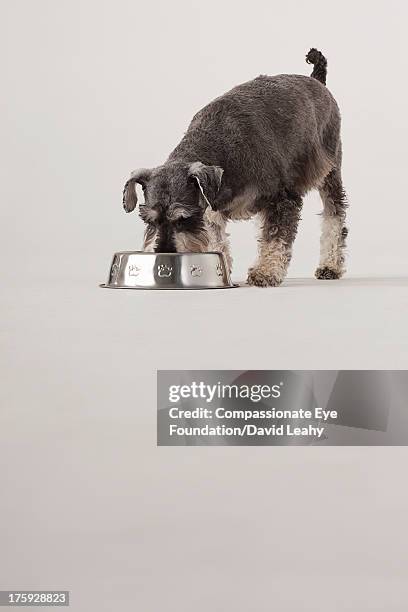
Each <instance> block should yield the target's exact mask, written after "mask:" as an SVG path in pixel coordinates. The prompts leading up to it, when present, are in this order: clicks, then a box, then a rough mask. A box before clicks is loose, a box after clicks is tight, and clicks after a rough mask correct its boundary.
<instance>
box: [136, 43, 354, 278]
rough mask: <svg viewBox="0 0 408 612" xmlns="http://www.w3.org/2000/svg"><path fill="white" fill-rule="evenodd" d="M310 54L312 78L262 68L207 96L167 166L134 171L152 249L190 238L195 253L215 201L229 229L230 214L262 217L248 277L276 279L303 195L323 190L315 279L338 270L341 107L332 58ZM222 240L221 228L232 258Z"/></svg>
mask: <svg viewBox="0 0 408 612" xmlns="http://www.w3.org/2000/svg"><path fill="white" fill-rule="evenodd" d="M307 61H308V62H310V63H313V64H314V69H313V73H312V76H311V77H308V76H301V75H289V74H282V75H277V76H272V77H270V76H265V75H261V76H259V77H257V78H255V79H254V80H252V81H249V82H247V83H243V84H242V85H238V86H237V87H234V89H232V90H231V91H229V92H227V93H226V94H224V95H222V96H220V97H219V98H217V99H215V100H214V101H213V102H210V103H209V104H208V105H207V106H205V107H204V108H203V109H202V110H200V111H199V112H198V113H197V114H196V115H195V116H194V118H193V120H192V121H191V123H190V126H189V128H188V130H187V132H186V134H185V135H184V137H183V139H182V140H181V142H180V143H179V144H178V145H177V147H176V148H175V149H174V151H173V152H172V153H171V154H170V156H169V158H168V160H167V161H166V162H165V164H163V165H162V166H159V167H158V168H155V169H153V170H146V169H144V170H139V171H136V172H135V173H133V174H132V175H131V177H130V179H129V181H128V182H127V183H126V185H125V189H124V207H125V210H126V211H128V212H129V211H131V210H133V209H134V208H135V206H136V203H137V198H136V192H135V183H137V182H138V183H141V184H142V185H143V188H144V192H145V205H144V206H141V216H142V218H143V220H144V221H145V222H146V224H147V234H146V243H145V248H153V249H154V250H156V251H163V250H166V251H170V252H171V251H176V250H186V248H188V247H189V246H190V248H191V245H192V244H193V245H195V248H194V250H206V249H207V248H208V246H209V245H210V244H212V241H211V236H209V231H210V230H209V227H210V225H211V224H209V223H208V219H207V217H208V215H207V212H208V211H206V208H207V206H208V204H210V205H211V208H212V211H214V212H215V213H217V214H214V215H213V217H212V225H214V223H217V222H218V223H219V225H220V228H221V230H222V231H223V230H224V227H225V223H226V221H227V220H229V219H234V218H248V217H250V216H252V215H258V217H259V218H260V220H261V223H262V225H261V233H260V237H259V245H260V246H259V259H258V262H257V263H256V264H255V265H254V266H253V267H252V268H251V269H250V273H249V277H248V281H249V282H250V284H254V285H260V286H266V285H278V284H280V283H281V282H282V281H283V279H284V276H285V274H286V270H287V266H288V264H289V261H290V256H291V248H292V243H293V240H294V238H295V235H296V230H297V223H298V220H299V216H300V210H301V204H302V197H303V196H304V194H305V193H307V191H309V190H310V189H312V188H317V189H319V191H320V193H321V196H322V199H323V204H324V211H323V233H322V240H321V261H320V265H319V268H318V270H317V271H316V276H317V277H318V278H325V279H327V278H338V277H340V276H341V274H342V273H343V271H344V269H343V264H344V255H343V250H344V246H345V237H346V230H345V228H344V221H345V208H346V204H345V194H344V190H343V187H342V182H341V140H340V113H339V109H338V106H337V104H336V101H335V100H334V98H333V96H332V95H331V93H330V92H329V90H328V89H327V88H326V87H325V85H324V83H325V80H326V66H327V62H326V59H325V58H324V57H323V55H322V54H321V53H320V52H319V51H317V50H316V49H311V50H310V52H309V53H308V55H307ZM203 193H204V196H203ZM221 230H220V231H221ZM181 238H182V239H181ZM180 245H184V246H180ZM225 245H227V241H226V240H225V235H224V237H223V247H222V248H223V252H225V254H226V255H227V257H229V253H227V252H226V250H227V246H225ZM191 250H193V249H191Z"/></svg>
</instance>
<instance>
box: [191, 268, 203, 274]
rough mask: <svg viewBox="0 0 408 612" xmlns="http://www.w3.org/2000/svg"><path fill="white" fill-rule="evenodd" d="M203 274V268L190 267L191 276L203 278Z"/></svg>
mask: <svg viewBox="0 0 408 612" xmlns="http://www.w3.org/2000/svg"><path fill="white" fill-rule="evenodd" d="M202 273H203V269H202V268H201V266H190V274H191V276H201V275H202Z"/></svg>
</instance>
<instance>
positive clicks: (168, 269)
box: [101, 251, 234, 289]
mask: <svg viewBox="0 0 408 612" xmlns="http://www.w3.org/2000/svg"><path fill="white" fill-rule="evenodd" d="M101 287H106V288H109V289H228V288H230V287H234V285H233V284H232V282H231V279H230V275H229V272H228V270H227V266H226V264H225V259H224V256H223V255H222V254H221V253H145V252H143V251H123V252H121V253H115V255H114V256H113V260H112V265H111V268H110V272H109V278H108V282H107V283H106V284H104V285H101Z"/></svg>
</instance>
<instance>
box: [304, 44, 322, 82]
mask: <svg viewBox="0 0 408 612" xmlns="http://www.w3.org/2000/svg"><path fill="white" fill-rule="evenodd" d="M306 61H307V63H308V64H313V72H312V74H311V75H310V76H311V77H313V78H314V79H316V80H317V81H320V82H321V83H323V85H326V76H327V59H326V58H325V57H324V55H323V53H320V51H318V50H317V49H310V51H309V53H308V54H307V55H306Z"/></svg>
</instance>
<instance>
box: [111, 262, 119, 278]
mask: <svg viewBox="0 0 408 612" xmlns="http://www.w3.org/2000/svg"><path fill="white" fill-rule="evenodd" d="M118 274H119V264H118V262H115V263H114V264H113V265H112V267H111V281H112V283H116V281H117V280H118Z"/></svg>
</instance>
